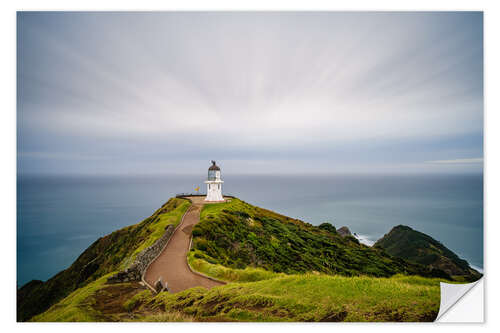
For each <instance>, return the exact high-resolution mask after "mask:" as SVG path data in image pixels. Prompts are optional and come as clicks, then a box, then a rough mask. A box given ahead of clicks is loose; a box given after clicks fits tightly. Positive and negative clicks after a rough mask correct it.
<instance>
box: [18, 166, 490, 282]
mask: <svg viewBox="0 0 500 333" xmlns="http://www.w3.org/2000/svg"><path fill="white" fill-rule="evenodd" d="M204 176H205V175H196V176H188V175H182V176H19V177H18V181H17V284H18V286H22V285H24V284H25V283H26V282H28V281H30V280H32V279H38V280H47V279H48V278H50V277H51V276H53V275H54V274H56V273H58V272H59V271H61V270H63V269H65V268H66V267H68V266H69V265H70V264H71V263H72V262H73V261H74V260H75V259H76V258H77V257H78V256H79V254H80V253H81V252H82V251H84V250H85V249H86V248H87V247H88V246H89V245H90V244H92V243H93V242H94V241H95V240H96V239H97V238H99V237H101V236H104V235H106V234H108V233H110V232H112V231H114V230H116V229H119V228H121V227H124V226H128V225H131V224H135V223H138V222H140V221H141V220H143V219H145V218H147V217H149V216H150V215H151V214H152V213H153V212H154V211H155V210H156V209H157V208H159V207H160V206H161V205H162V204H163V203H165V202H166V201H167V200H168V199H169V198H170V197H172V196H175V195H176V194H177V193H184V192H193V190H194V188H195V187H196V186H200V187H201V188H204V186H203V185H204V184H203V180H204ZM222 178H223V180H224V181H225V183H224V187H223V192H224V194H231V195H234V196H237V197H238V198H240V199H242V200H244V201H246V202H248V203H251V204H254V205H257V206H260V207H263V208H267V209H270V210H273V211H276V212H279V213H282V214H284V215H288V216H291V217H295V218H299V219H302V220H304V221H306V222H309V223H312V224H314V225H318V224H320V223H322V222H330V223H332V224H333V225H335V226H336V227H337V228H339V227H341V226H348V227H349V229H350V230H351V231H352V232H356V233H357V234H358V235H359V236H360V237H361V238H362V239H363V242H365V243H368V244H370V243H373V242H375V241H376V240H377V239H379V238H380V237H382V236H383V235H384V234H385V233H387V232H389V230H390V229H391V228H392V227H394V226H396V225H399V224H403V225H407V226H410V227H412V228H413V229H416V230H418V231H421V232H424V233H426V234H428V235H430V236H432V237H434V238H435V239H437V240H439V241H440V242H441V243H443V244H444V245H445V246H446V247H448V248H449V249H451V250H452V251H454V252H455V253H457V254H458V255H459V256H460V257H461V258H463V259H465V260H467V261H468V262H469V264H471V265H472V266H474V267H476V268H479V269H482V268H483V176H482V175H476V174H466V175H286V176H285V175H279V176H277V175H229V174H228V175H225V174H222Z"/></svg>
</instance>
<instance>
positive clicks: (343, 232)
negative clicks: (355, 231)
mask: <svg viewBox="0 0 500 333" xmlns="http://www.w3.org/2000/svg"><path fill="white" fill-rule="evenodd" d="M337 233H338V234H339V235H340V236H342V237H347V236H352V233H351V230H349V228H348V227H345V226H344V227H341V228H339V229H338V230H337Z"/></svg>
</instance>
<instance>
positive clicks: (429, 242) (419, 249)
mask: <svg viewBox="0 0 500 333" xmlns="http://www.w3.org/2000/svg"><path fill="white" fill-rule="evenodd" d="M374 247H377V248H381V249H384V250H385V251H386V252H387V253H389V254H391V255H393V256H395V257H399V258H403V259H406V260H408V261H411V262H415V263H419V264H423V265H427V266H429V267H434V268H436V269H440V270H442V271H444V272H446V273H447V274H448V275H450V276H452V277H453V279H455V280H458V281H470V282H472V281H476V280H477V279H479V278H480V277H481V274H480V273H479V272H478V271H476V270H474V269H472V268H471V267H470V266H469V263H467V261H465V260H463V259H460V258H459V257H458V256H457V255H456V254H455V253H453V252H452V251H451V250H449V249H448V248H447V247H446V246H444V245H443V244H441V243H440V242H438V241H437V240H435V239H434V238H432V237H431V236H429V235H426V234H424V233H422V232H419V231H416V230H413V229H412V228H410V227H407V226H404V225H398V226H396V227H394V228H392V230H391V231H390V232H389V233H388V234H386V235H384V237H382V238H381V239H379V240H378V241H377V242H376V243H375V245H374Z"/></svg>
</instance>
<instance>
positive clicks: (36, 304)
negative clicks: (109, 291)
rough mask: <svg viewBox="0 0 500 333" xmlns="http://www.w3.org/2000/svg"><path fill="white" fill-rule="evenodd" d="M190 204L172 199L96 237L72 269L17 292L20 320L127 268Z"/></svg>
mask: <svg viewBox="0 0 500 333" xmlns="http://www.w3.org/2000/svg"><path fill="white" fill-rule="evenodd" d="M187 207H189V202H188V201H187V200H183V199H176V198H173V199H170V200H169V201H168V202H167V203H165V204H164V205H163V206H162V207H161V208H160V209H158V210H157V211H156V212H155V213H154V214H153V215H152V216H151V217H149V218H147V219H145V220H144V221H142V222H141V223H138V224H136V225H132V226H129V227H126V228H123V229H120V230H117V231H115V232H113V233H111V234H109V235H107V236H105V237H101V238H99V239H98V240H96V241H95V242H94V243H93V244H92V245H90V246H89V247H88V248H87V249H86V250H85V251H84V252H83V253H82V254H81V255H80V256H79V257H78V258H77V259H76V261H75V262H74V263H73V264H72V265H71V266H70V267H69V268H67V269H65V270H63V271H61V272H60V273H58V274H57V275H55V276H54V277H52V278H50V279H49V280H47V281H46V282H42V281H38V280H33V281H31V282H28V283H27V284H25V285H24V286H23V287H21V288H20V289H18V291H17V320H18V321H26V320H29V319H30V318H31V317H32V316H34V315H36V314H38V313H41V312H43V311H45V310H47V309H48V308H49V307H50V306H51V305H52V304H55V303H56V302H58V301H59V300H60V299H62V298H64V297H66V296H67V295H68V294H69V293H71V292H72V291H74V290H76V289H78V288H81V287H83V286H86V285H87V284H89V283H90V282H92V281H95V280H96V279H98V278H99V277H101V276H103V275H105V274H107V273H110V272H114V271H118V270H120V269H124V268H126V266H128V265H129V264H131V263H132V262H133V260H134V259H135V257H136V256H137V254H138V253H139V252H140V251H141V250H143V249H145V248H147V246H149V245H151V244H153V243H154V242H155V241H156V240H157V239H158V238H160V237H161V236H162V234H163V233H164V230H165V227H166V226H168V225H170V224H176V223H178V222H179V221H180V219H181V217H182V214H184V212H185V211H186V209H187Z"/></svg>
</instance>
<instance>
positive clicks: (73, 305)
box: [31, 274, 112, 322]
mask: <svg viewBox="0 0 500 333" xmlns="http://www.w3.org/2000/svg"><path fill="white" fill-rule="evenodd" d="M111 275H112V274H107V275H105V276H103V277H101V278H99V279H97V280H96V281H94V282H92V283H89V284H87V285H86V286H85V287H82V288H79V289H77V290H75V291H74V292H72V293H71V294H69V295H68V296H67V297H66V298H64V299H63V300H61V301H60V302H59V303H57V304H55V305H53V306H52V307H50V308H49V309H48V310H47V311H45V312H43V313H42V314H39V315H37V316H35V317H33V318H31V321H37V322H68V321H69V322H72V321H79V322H91V321H99V313H98V312H97V311H95V310H94V308H93V307H92V305H93V304H94V298H93V297H92V296H93V295H94V294H95V292H96V291H97V290H99V289H101V288H102V287H103V286H104V284H105V283H106V280H107V278H108V277H109V276H111Z"/></svg>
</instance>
